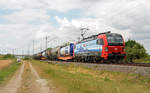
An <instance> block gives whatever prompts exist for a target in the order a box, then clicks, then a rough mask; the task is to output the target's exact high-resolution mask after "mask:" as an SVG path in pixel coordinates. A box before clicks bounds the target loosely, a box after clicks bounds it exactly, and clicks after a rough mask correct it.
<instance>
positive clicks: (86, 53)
mask: <svg viewBox="0 0 150 93" xmlns="http://www.w3.org/2000/svg"><path fill="white" fill-rule="evenodd" d="M46 54H47V58H48V59H50V60H67V61H68V60H69V61H76V62H81V61H84V62H89V61H90V62H100V61H102V62H103V61H104V60H115V61H116V60H117V61H120V60H122V59H124V58H125V57H126V54H125V42H124V39H123V37H122V35H120V34H117V33H111V32H110V31H109V32H105V33H99V34H97V35H92V36H90V37H87V38H84V39H83V40H81V41H79V42H76V43H70V44H69V45H67V46H60V47H56V48H52V49H51V50H47V51H46Z"/></svg>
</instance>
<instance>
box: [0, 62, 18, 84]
mask: <svg viewBox="0 0 150 93" xmlns="http://www.w3.org/2000/svg"><path fill="white" fill-rule="evenodd" d="M13 61H14V62H12V63H11V64H10V65H9V66H7V67H5V68H3V69H1V70H0V84H2V83H3V82H4V81H6V80H7V79H8V78H9V77H10V76H12V75H13V74H14V73H15V71H16V70H17V69H18V68H19V66H20V63H18V62H17V61H16V60H15V59H14V60H13Z"/></svg>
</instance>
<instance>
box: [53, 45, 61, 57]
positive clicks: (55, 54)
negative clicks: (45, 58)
mask: <svg viewBox="0 0 150 93" xmlns="http://www.w3.org/2000/svg"><path fill="white" fill-rule="evenodd" d="M59 49H60V48H59V47H56V48H53V49H52V50H51V55H52V56H58V52H59Z"/></svg>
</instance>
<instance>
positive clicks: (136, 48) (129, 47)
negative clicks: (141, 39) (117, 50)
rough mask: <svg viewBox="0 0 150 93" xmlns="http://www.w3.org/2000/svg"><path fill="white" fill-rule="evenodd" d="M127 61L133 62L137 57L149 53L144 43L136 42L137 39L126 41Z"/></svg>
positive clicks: (142, 56)
mask: <svg viewBox="0 0 150 93" xmlns="http://www.w3.org/2000/svg"><path fill="white" fill-rule="evenodd" d="M125 44H126V48H125V51H126V55H127V56H126V61H128V62H133V61H134V60H136V59H141V58H144V57H147V56H148V54H147V52H146V49H145V48H144V46H143V45H141V44H140V43H138V42H136V41H135V40H128V41H126V43H125Z"/></svg>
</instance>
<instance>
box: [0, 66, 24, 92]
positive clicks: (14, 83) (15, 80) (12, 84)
mask: <svg viewBox="0 0 150 93" xmlns="http://www.w3.org/2000/svg"><path fill="white" fill-rule="evenodd" d="M23 71H24V63H23V64H22V66H21V68H20V69H19V70H18V71H17V72H16V73H15V75H14V76H13V77H12V79H11V80H10V81H9V82H8V84H6V86H4V87H3V88H1V90H0V93H16V92H17V89H18V88H19V87H20V85H21V80H22V77H21V76H22V74H23Z"/></svg>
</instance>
